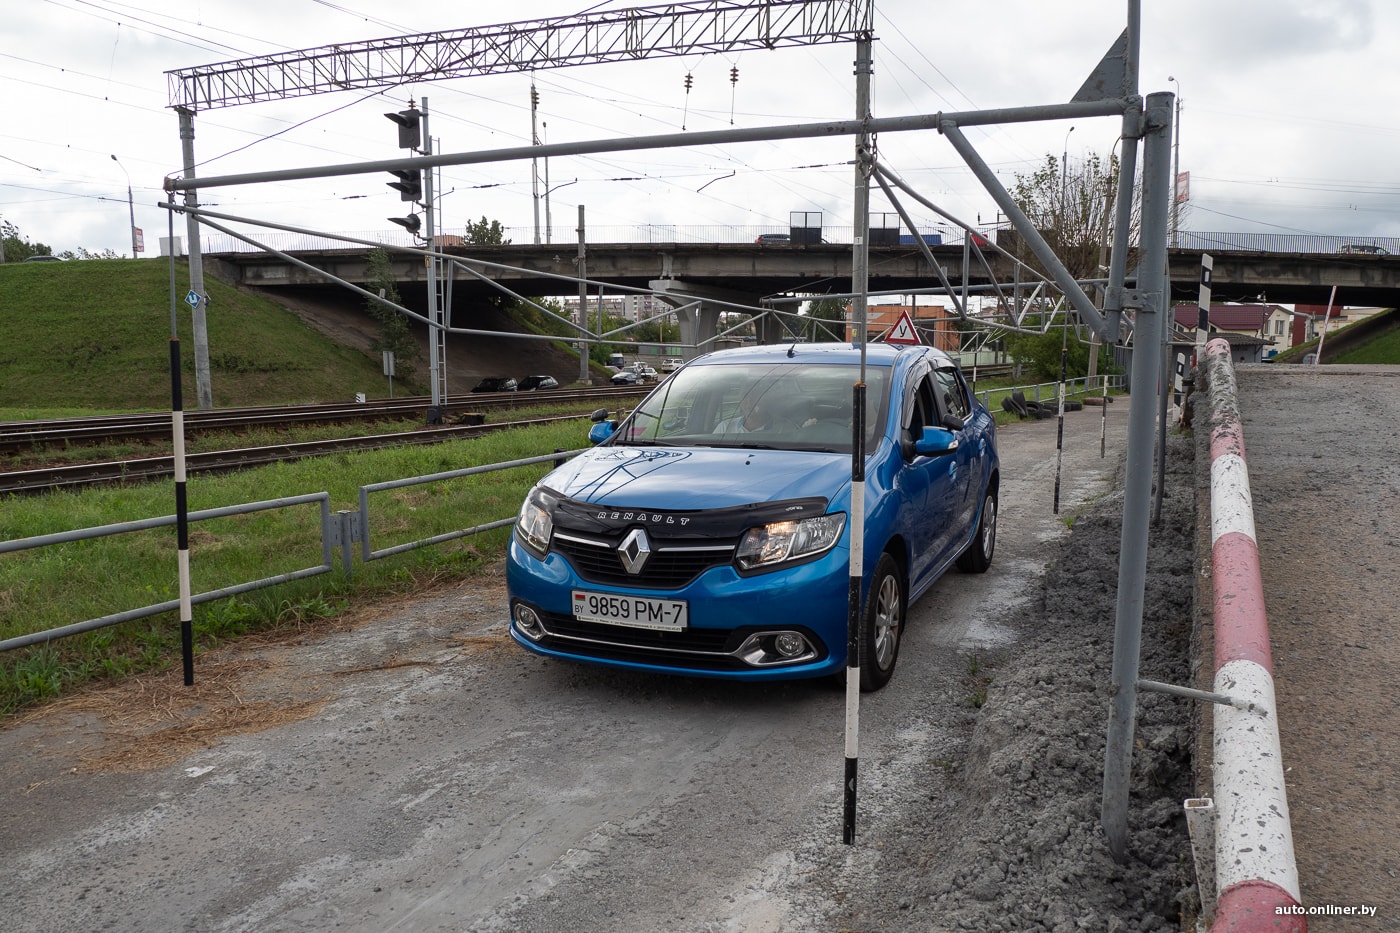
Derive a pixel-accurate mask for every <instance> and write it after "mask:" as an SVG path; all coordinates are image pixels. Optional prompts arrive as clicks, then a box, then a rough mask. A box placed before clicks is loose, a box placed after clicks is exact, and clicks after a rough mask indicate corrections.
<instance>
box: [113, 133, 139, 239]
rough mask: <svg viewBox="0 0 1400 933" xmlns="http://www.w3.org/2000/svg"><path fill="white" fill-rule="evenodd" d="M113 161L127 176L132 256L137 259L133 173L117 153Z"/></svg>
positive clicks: (127, 202) (127, 205) (127, 203)
mask: <svg viewBox="0 0 1400 933" xmlns="http://www.w3.org/2000/svg"><path fill="white" fill-rule="evenodd" d="M112 161H113V162H115V163H117V168H119V169H121V170H122V174H123V175H125V176H126V212H127V218H128V220H130V221H131V258H132V259H135V258H136V202H134V201H133V200H132V199H131V173H130V172H128V171H127V170H126V166H125V165H122V160H121V159H118V158H117V156H116V154H115V153H113V155H112Z"/></svg>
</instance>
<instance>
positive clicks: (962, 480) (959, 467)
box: [933, 366, 983, 545]
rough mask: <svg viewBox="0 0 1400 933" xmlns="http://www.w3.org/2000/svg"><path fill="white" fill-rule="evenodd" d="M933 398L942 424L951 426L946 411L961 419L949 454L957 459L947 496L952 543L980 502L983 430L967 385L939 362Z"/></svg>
mask: <svg viewBox="0 0 1400 933" xmlns="http://www.w3.org/2000/svg"><path fill="white" fill-rule="evenodd" d="M933 381H934V385H935V393H936V402H937V404H938V415H939V420H940V422H941V423H943V425H944V426H945V427H951V424H952V423H954V422H951V421H950V420H944V417H943V416H945V415H948V416H951V418H953V419H956V420H957V421H959V422H962V424H963V427H962V428H960V429H958V430H956V431H954V434H956V435H957V438H958V449H957V450H956V451H954V452H953V453H952V454H951V455H950V456H951V457H953V458H954V459H955V460H956V468H955V469H954V471H953V473H954V489H953V490H951V495H950V499H949V504H950V509H951V512H950V514H951V515H952V516H955V517H953V518H951V519H950V521H949V529H948V530H949V535H950V537H951V539H952V540H951V542H950V543H951V544H952V545H957V544H961V543H962V542H963V541H965V540H966V539H967V536H968V533H969V531H970V530H971V527H972V523H973V522H974V521H976V519H977V508H978V507H979V506H980V505H981V504H982V503H981V496H982V457H983V450H982V449H981V447H982V444H983V441H982V432H981V428H980V426H979V425H978V424H977V423H976V422H975V421H974V419H973V408H972V401H971V399H970V398H969V397H968V392H967V386H966V385H965V384H964V383H963V381H962V379H961V378H960V377H959V375H958V371H957V370H956V369H955V368H953V367H951V366H941V367H938V368H937V369H935V370H934V371H933Z"/></svg>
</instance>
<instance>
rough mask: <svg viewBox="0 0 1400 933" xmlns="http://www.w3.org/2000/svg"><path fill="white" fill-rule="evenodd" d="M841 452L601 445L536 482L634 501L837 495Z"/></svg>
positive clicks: (587, 496) (598, 500) (662, 505)
mask: <svg viewBox="0 0 1400 933" xmlns="http://www.w3.org/2000/svg"><path fill="white" fill-rule="evenodd" d="M850 480H851V458H850V456H849V455H845V454H832V453H817V452H806V451H793V450H736V449H729V448H725V449H715V448H684V449H682V448H674V447H624V446H616V447H614V446H603V447H597V448H594V449H593V450H589V451H585V452H584V453H582V454H580V455H579V456H577V457H575V458H574V459H573V460H570V461H569V462H568V463H567V464H565V465H564V466H562V467H560V468H559V469H557V470H555V471H554V472H553V473H550V474H549V475H548V476H546V477H545V478H544V479H543V480H541V484H542V485H544V486H548V487H549V488H551V489H553V490H555V491H556V492H559V493H562V494H564V495H566V496H568V497H569V498H571V499H577V500H580V501H583V502H591V503H595V504H599V505H615V506H621V507H629V508H639V509H668V510H677V509H718V508H727V507H729V506H736V505H747V504H749V503H752V502H771V501H774V500H779V499H801V498H813V497H817V498H822V499H826V500H827V501H828V502H829V503H831V502H834V501H835V500H838V499H844V497H845V493H846V490H847V489H848V488H849V486H850Z"/></svg>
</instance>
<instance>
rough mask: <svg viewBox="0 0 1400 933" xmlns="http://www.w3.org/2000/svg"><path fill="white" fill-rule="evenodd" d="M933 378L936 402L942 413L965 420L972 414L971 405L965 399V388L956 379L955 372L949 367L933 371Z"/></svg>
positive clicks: (956, 374)
mask: <svg viewBox="0 0 1400 933" xmlns="http://www.w3.org/2000/svg"><path fill="white" fill-rule="evenodd" d="M933 377H934V379H935V380H937V382H938V401H939V405H940V407H941V409H942V410H943V412H944V413H946V414H949V415H952V416H953V417H955V418H961V419H963V420H967V417H968V416H969V415H971V414H972V404H971V402H969V401H968V398H967V387H966V386H964V385H963V381H962V380H961V379H959V378H958V372H957V370H955V369H953V368H952V367H951V366H947V367H943V368H941V369H936V370H934V373H933Z"/></svg>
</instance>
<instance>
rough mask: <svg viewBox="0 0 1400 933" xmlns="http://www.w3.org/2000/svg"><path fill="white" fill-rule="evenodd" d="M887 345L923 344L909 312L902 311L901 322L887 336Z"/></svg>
mask: <svg viewBox="0 0 1400 933" xmlns="http://www.w3.org/2000/svg"><path fill="white" fill-rule="evenodd" d="M885 343H908V344H918V343H922V341H921V340H919V332H918V331H916V330H915V329H914V322H913V321H911V320H910V319H909V312H908V311H901V312H900V314H899V322H898V323H896V324H895V325H894V327H892V328H891V329H890V330H889V332H888V333H886V334H885Z"/></svg>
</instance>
